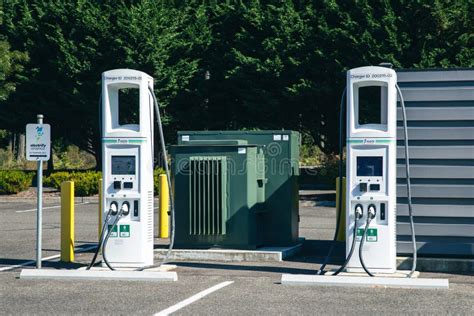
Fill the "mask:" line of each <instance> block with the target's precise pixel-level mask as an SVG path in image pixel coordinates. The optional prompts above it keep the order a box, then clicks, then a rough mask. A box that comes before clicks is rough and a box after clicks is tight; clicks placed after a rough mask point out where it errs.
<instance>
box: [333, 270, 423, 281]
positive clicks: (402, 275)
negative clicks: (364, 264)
mask: <svg viewBox="0 0 474 316" xmlns="http://www.w3.org/2000/svg"><path fill="white" fill-rule="evenodd" d="M369 271H370V270H369ZM334 272H336V269H334V270H331V271H328V272H326V274H325V275H326V276H331V275H333V273H334ZM372 274H374V275H375V276H376V277H380V278H407V277H408V274H410V270H397V271H395V273H373V272H372ZM338 276H348V277H352V276H358V277H367V276H368V275H367V273H365V272H340V273H339V274H338ZM419 276H420V272H419V271H415V272H413V275H412V276H411V277H412V278H413V279H416V278H418V277H419Z"/></svg>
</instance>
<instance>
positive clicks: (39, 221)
mask: <svg viewBox="0 0 474 316" xmlns="http://www.w3.org/2000/svg"><path fill="white" fill-rule="evenodd" d="M36 118H37V119H38V124H43V115H42V114H38V115H37V116H36ZM36 163H37V165H38V173H37V180H36V182H37V187H36V193H37V196H36V202H37V204H36V268H37V269H41V248H42V245H41V239H42V231H41V228H42V226H43V161H42V160H38V161H37V162H36Z"/></svg>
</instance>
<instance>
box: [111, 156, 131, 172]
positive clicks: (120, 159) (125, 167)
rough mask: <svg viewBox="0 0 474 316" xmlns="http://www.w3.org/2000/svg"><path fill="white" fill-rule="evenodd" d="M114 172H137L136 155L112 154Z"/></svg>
mask: <svg viewBox="0 0 474 316" xmlns="http://www.w3.org/2000/svg"><path fill="white" fill-rule="evenodd" d="M112 174H126V175H134V174H135V156H112Z"/></svg>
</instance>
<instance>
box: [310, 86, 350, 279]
mask: <svg viewBox="0 0 474 316" xmlns="http://www.w3.org/2000/svg"><path fill="white" fill-rule="evenodd" d="M345 96H346V88H344V90H343V91H342V95H341V102H340V104H339V164H338V170H339V171H338V172H339V197H338V208H339V209H338V211H337V219H336V231H335V232H334V237H333V239H332V243H331V247H330V248H329V252H328V255H327V256H326V258H325V259H324V262H323V264H322V265H321V267H320V268H319V270H318V272H317V274H324V273H325V271H324V268H325V267H326V265H327V264H328V262H329V260H330V259H331V256H332V252H333V251H334V247H335V245H336V243H337V235H339V229H340V227H339V222H340V221H341V216H342V215H341V213H342V182H343V181H342V168H343V157H342V149H343V144H342V141H343V138H344V136H343V127H342V124H343V117H344V108H343V104H344V98H345ZM345 264H347V262H345ZM344 267H345V265H344ZM341 271H342V270H341ZM338 273H339V272H338Z"/></svg>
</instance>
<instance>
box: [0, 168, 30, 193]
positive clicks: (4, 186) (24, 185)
mask: <svg viewBox="0 0 474 316" xmlns="http://www.w3.org/2000/svg"><path fill="white" fill-rule="evenodd" d="M32 178H33V174H32V173H30V172H24V171H18V170H5V171H0V194H15V193H18V192H21V191H25V190H26V189H28V188H29V187H30V186H31V180H32Z"/></svg>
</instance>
